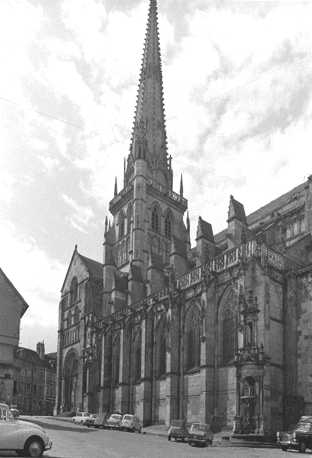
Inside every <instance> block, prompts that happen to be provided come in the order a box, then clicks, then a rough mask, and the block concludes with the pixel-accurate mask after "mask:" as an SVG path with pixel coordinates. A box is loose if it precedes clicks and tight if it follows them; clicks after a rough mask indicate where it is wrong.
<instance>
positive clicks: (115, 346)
mask: <svg viewBox="0 0 312 458" xmlns="http://www.w3.org/2000/svg"><path fill="white" fill-rule="evenodd" d="M119 364H120V335H119V334H117V335H115V336H114V337H113V340H112V384H113V386H116V385H118V383H119Z"/></svg>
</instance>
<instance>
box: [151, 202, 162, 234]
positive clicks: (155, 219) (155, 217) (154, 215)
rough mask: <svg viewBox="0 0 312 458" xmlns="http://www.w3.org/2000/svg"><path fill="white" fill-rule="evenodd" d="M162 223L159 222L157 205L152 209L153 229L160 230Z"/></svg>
mask: <svg viewBox="0 0 312 458" xmlns="http://www.w3.org/2000/svg"><path fill="white" fill-rule="evenodd" d="M159 229H160V224H159V212H158V208H157V207H156V206H155V207H154V208H153V210H152V230H153V231H155V232H159Z"/></svg>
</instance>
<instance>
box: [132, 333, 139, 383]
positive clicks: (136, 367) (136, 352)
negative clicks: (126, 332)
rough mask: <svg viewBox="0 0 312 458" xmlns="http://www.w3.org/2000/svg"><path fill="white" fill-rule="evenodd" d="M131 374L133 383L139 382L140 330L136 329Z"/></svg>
mask: <svg viewBox="0 0 312 458" xmlns="http://www.w3.org/2000/svg"><path fill="white" fill-rule="evenodd" d="M132 367H133V368H132V371H133V372H132V373H133V380H134V383H138V382H139V381H140V380H141V329H140V328H139V329H137V330H136V332H135V334H134V340H133V363H132Z"/></svg>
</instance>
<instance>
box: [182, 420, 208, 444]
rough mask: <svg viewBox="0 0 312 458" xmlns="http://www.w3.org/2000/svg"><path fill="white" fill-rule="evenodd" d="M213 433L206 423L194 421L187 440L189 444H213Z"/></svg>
mask: <svg viewBox="0 0 312 458" xmlns="http://www.w3.org/2000/svg"><path fill="white" fill-rule="evenodd" d="M212 439H213V433H212V431H211V429H210V426H209V425H207V424H206V423H192V424H191V427H190V429H189V433H188V437H187V441H188V443H189V445H204V446H205V445H211V444H212Z"/></svg>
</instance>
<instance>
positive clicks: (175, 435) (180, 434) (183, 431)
mask: <svg viewBox="0 0 312 458" xmlns="http://www.w3.org/2000/svg"><path fill="white" fill-rule="evenodd" d="M187 436H188V431H187V427H186V422H185V420H172V421H171V424H170V427H169V429H168V441H171V439H174V440H175V441H182V442H184V441H186V440H187Z"/></svg>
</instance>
